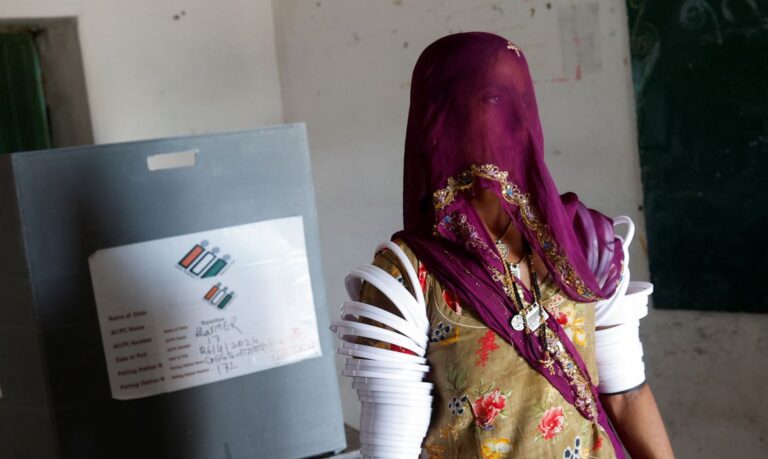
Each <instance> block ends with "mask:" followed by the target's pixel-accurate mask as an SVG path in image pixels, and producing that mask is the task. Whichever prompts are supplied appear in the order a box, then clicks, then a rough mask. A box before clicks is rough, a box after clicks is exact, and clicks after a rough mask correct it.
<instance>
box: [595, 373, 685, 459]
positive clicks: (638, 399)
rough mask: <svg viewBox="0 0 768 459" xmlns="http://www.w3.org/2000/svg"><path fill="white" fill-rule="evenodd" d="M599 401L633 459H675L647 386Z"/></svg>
mask: <svg viewBox="0 0 768 459" xmlns="http://www.w3.org/2000/svg"><path fill="white" fill-rule="evenodd" d="M600 401H601V402H602V403H603V407H605V410H606V412H607V413H608V417H609V418H610V419H611V422H612V423H613V425H614V427H615V428H616V431H617V432H618V434H619V438H620V439H621V442H622V443H623V444H624V447H625V448H627V451H628V452H629V454H630V455H631V456H632V459H646V458H651V459H670V458H674V457H675V455H674V453H673V452H672V445H671V444H670V442H669V436H668V435H667V430H666V429H665V428H664V422H663V421H662V419H661V413H659V408H658V406H656V399H655V398H654V397H653V392H651V388H650V386H649V385H648V384H647V383H644V384H643V385H642V386H640V387H639V388H637V389H634V390H631V391H629V392H625V393H622V394H615V395H601V396H600Z"/></svg>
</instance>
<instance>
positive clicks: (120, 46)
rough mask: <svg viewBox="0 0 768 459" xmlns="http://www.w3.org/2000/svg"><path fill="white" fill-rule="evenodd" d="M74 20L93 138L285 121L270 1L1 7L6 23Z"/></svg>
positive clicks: (67, 1)
mask: <svg viewBox="0 0 768 459" xmlns="http://www.w3.org/2000/svg"><path fill="white" fill-rule="evenodd" d="M69 16H74V17H76V18H77V22H78V29H79V38H80V46H81V50H82V56H83V65H84V69H85V80H86V86H87V91H88V100H89V106H90V112H91V113H90V114H91V119H92V124H93V131H94V141H95V142H96V143H104V142H117V141H125V140H134V139H142V138H152V137H164V136H173V135H184V134H192V133H205V132H216V131H227V130H236V129H245V128H250V127H256V126H260V125H264V124H275V123H279V122H281V121H282V102H281V99H280V80H279V77H278V69H277V63H276V59H277V58H276V52H275V41H274V24H273V12H272V3H271V2H270V1H269V0H258V1H248V0H223V1H217V2H209V1H204V0H184V1H182V0H165V1H162V2H156V1H130V2H126V1H120V0H60V1H53V0H3V1H2V3H0V20H9V19H15V20H18V19H30V18H32V19H33V18H52V17H69ZM24 22H29V21H28V20H25V21H24Z"/></svg>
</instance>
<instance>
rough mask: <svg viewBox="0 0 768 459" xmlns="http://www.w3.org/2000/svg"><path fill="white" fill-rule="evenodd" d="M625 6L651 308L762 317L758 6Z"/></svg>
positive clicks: (766, 260)
mask: <svg viewBox="0 0 768 459" xmlns="http://www.w3.org/2000/svg"><path fill="white" fill-rule="evenodd" d="M627 6H628V7H627V9H628V13H629V27H630V44H631V50H632V70H633V79H634V86H635V96H636V102H637V122H638V134H639V135H638V137H639V144H640V162H641V168H642V181H643V192H644V211H645V216H646V224H647V230H648V250H649V258H650V269H651V280H652V281H653V283H654V285H655V292H654V304H655V305H656V307H659V308H670V309H703V310H720V311H749V312H768V288H766V284H764V282H766V280H768V244H767V243H766V239H768V2H767V1H763V0H722V1H717V0H712V1H705V0H686V1H678V0H665V1H640V0H629V1H628V4H627Z"/></svg>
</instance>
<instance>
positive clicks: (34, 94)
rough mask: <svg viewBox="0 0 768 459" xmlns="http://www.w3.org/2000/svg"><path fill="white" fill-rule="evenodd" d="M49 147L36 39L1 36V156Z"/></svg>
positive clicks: (28, 35) (15, 34) (21, 34)
mask: <svg viewBox="0 0 768 459" xmlns="http://www.w3.org/2000/svg"><path fill="white" fill-rule="evenodd" d="M50 147H51V144H50V134H49V130H48V114H47V110H46V106H45V98H44V96H43V84H42V77H41V75H40V61H39V58H38V54H37V47H36V46H35V39H34V37H33V35H32V34H31V33H28V32H19V33H0V154H2V153H11V152H15V151H26V150H40V149H45V148H50Z"/></svg>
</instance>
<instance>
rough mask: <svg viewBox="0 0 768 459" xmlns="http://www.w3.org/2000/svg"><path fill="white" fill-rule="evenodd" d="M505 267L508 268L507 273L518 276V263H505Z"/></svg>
mask: <svg viewBox="0 0 768 459" xmlns="http://www.w3.org/2000/svg"><path fill="white" fill-rule="evenodd" d="M507 267H508V268H509V274H511V275H512V276H513V277H518V278H519V277H520V264H519V263H517V264H515V263H509V264H508V265H507Z"/></svg>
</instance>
